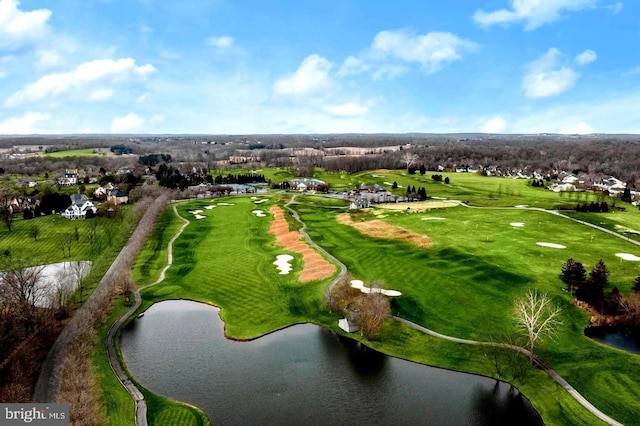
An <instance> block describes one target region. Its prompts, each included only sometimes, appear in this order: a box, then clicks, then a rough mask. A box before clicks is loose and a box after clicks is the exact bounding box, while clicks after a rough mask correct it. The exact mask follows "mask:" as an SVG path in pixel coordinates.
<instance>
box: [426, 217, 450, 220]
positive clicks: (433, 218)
mask: <svg viewBox="0 0 640 426" xmlns="http://www.w3.org/2000/svg"><path fill="white" fill-rule="evenodd" d="M420 220H446V219H445V218H444V217H423V218H422V219H420Z"/></svg>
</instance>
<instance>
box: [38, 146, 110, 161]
mask: <svg viewBox="0 0 640 426" xmlns="http://www.w3.org/2000/svg"><path fill="white" fill-rule="evenodd" d="M100 151H101V152H102V153H103V154H99V153H98V152H96V150H95V149H94V148H85V149H69V150H64V151H56V152H47V153H45V154H43V156H44V157H45V158H49V159H59V158H67V157H69V158H77V157H98V156H100V155H106V153H109V154H111V152H110V151H109V150H108V149H106V148H101V149H100Z"/></svg>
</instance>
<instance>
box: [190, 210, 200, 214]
mask: <svg viewBox="0 0 640 426" xmlns="http://www.w3.org/2000/svg"><path fill="white" fill-rule="evenodd" d="M189 213H193V214H200V213H202V210H191V211H190V212H189Z"/></svg>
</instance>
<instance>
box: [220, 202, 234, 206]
mask: <svg viewBox="0 0 640 426" xmlns="http://www.w3.org/2000/svg"><path fill="white" fill-rule="evenodd" d="M218 205H219V206H233V205H234V204H233V203H218Z"/></svg>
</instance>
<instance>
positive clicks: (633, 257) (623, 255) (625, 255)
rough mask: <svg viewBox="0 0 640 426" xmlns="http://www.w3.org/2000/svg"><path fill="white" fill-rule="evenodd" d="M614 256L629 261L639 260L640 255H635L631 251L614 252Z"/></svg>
mask: <svg viewBox="0 0 640 426" xmlns="http://www.w3.org/2000/svg"><path fill="white" fill-rule="evenodd" d="M616 256H618V257H619V258H620V259H622V260H629V261H631V262H638V261H640V257H638V256H636V255H635V254H631V253H616Z"/></svg>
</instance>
